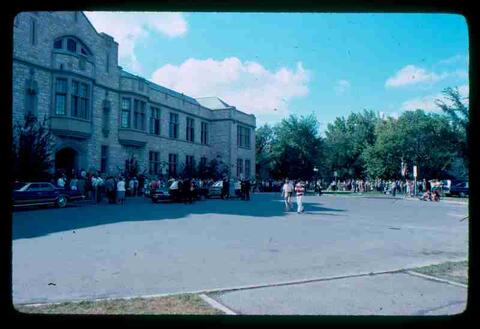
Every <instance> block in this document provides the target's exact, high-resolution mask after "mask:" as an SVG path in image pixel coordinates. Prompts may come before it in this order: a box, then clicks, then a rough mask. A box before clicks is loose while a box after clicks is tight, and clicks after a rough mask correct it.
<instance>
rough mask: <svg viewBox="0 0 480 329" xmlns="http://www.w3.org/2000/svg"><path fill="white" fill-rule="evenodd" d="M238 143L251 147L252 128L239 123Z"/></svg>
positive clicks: (241, 145)
mask: <svg viewBox="0 0 480 329" xmlns="http://www.w3.org/2000/svg"><path fill="white" fill-rule="evenodd" d="M237 145H238V146H240V147H245V148H250V128H247V127H243V126H240V125H237Z"/></svg>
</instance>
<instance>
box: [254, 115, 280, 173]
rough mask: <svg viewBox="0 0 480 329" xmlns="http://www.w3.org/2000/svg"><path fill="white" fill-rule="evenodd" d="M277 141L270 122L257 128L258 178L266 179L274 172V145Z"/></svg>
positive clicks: (256, 165)
mask: <svg viewBox="0 0 480 329" xmlns="http://www.w3.org/2000/svg"><path fill="white" fill-rule="evenodd" d="M274 142H275V134H274V131H273V128H272V127H270V126H269V125H268V124H265V125H263V126H262V127H260V128H258V129H256V130H255V151H256V163H255V168H256V173H257V178H258V179H260V180H265V179H268V178H270V175H271V173H272V168H273V167H272V165H273V156H272V145H273V144H274Z"/></svg>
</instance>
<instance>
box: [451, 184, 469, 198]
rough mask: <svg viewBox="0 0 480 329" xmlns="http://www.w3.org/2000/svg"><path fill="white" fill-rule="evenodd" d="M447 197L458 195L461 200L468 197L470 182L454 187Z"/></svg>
mask: <svg viewBox="0 0 480 329" xmlns="http://www.w3.org/2000/svg"><path fill="white" fill-rule="evenodd" d="M447 195H450V196H453V195H458V196H459V197H461V198H464V197H466V196H468V195H469V192H468V182H459V183H456V184H454V185H452V187H450V191H449V192H448V194H447Z"/></svg>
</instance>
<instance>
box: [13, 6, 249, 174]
mask: <svg viewBox="0 0 480 329" xmlns="http://www.w3.org/2000/svg"><path fill="white" fill-rule="evenodd" d="M13 30H14V34H13V36H14V38H13V75H12V76H13V81H12V83H13V121H14V124H15V123H16V122H19V121H22V120H23V118H24V114H25V113H27V112H32V113H33V114H35V115H36V116H37V117H39V118H43V117H47V119H48V124H49V128H50V131H51V132H52V135H53V140H54V147H53V148H54V149H53V152H52V156H54V159H52V160H54V161H52V163H55V166H54V167H53V168H52V171H55V170H59V169H63V170H66V171H69V170H71V169H76V170H79V169H85V170H97V171H99V172H104V173H112V174H116V173H118V172H121V171H123V169H124V168H125V162H126V161H127V160H128V159H130V158H131V157H132V156H134V157H135V159H136V160H137V162H138V164H139V167H140V171H141V172H145V173H149V174H152V175H158V174H168V175H170V176H178V175H180V174H181V171H182V168H183V167H184V166H186V165H191V164H194V165H197V164H198V163H199V162H204V163H205V162H207V163H208V162H210V161H211V160H213V159H215V160H217V161H218V162H219V163H221V164H223V165H224V166H226V167H227V168H228V170H229V172H230V175H231V176H232V177H255V133H254V131H255V116H254V115H251V114H246V113H244V112H242V111H239V110H237V109H236V108H235V107H234V106H230V105H229V104H226V103H225V102H223V101H222V100H220V99H218V98H216V97H207V98H199V99H194V98H192V97H188V96H186V95H184V94H182V93H179V92H176V91H173V90H170V89H168V88H165V87H162V86H159V85H157V84H155V83H153V82H151V81H148V80H146V79H144V78H142V77H139V76H136V75H133V74H131V73H128V72H126V71H124V70H123V69H122V68H121V67H120V66H119V65H118V43H117V42H115V40H114V39H113V38H112V37H111V36H109V35H107V34H105V33H98V32H97V31H96V30H95V28H94V27H93V25H92V24H91V23H90V21H89V20H88V18H87V17H86V16H85V15H84V14H83V13H82V12H23V13H20V14H18V15H17V16H16V17H15V20H14V26H13Z"/></svg>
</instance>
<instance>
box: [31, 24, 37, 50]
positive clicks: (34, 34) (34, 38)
mask: <svg viewBox="0 0 480 329" xmlns="http://www.w3.org/2000/svg"><path fill="white" fill-rule="evenodd" d="M30 41H31V43H32V45H33V46H35V44H36V43H37V22H36V21H35V20H34V19H32V20H31V25H30Z"/></svg>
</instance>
